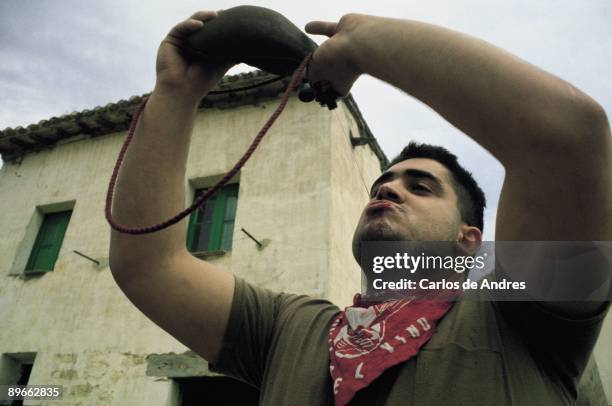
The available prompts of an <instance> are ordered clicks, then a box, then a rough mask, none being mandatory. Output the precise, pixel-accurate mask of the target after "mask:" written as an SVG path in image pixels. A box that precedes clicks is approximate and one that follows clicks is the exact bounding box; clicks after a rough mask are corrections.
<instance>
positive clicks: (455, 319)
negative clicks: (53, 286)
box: [110, 12, 612, 405]
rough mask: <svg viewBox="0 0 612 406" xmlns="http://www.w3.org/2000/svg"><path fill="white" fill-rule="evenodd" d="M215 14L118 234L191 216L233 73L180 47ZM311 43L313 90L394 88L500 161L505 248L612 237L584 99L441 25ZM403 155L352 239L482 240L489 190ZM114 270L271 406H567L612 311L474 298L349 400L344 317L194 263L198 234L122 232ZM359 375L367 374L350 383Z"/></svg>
mask: <svg viewBox="0 0 612 406" xmlns="http://www.w3.org/2000/svg"><path fill="white" fill-rule="evenodd" d="M215 16H216V13H214V12H199V13H196V14H194V15H193V16H192V17H191V18H190V19H188V20H186V21H184V22H182V23H179V24H178V25H177V26H175V27H174V28H173V29H172V30H171V31H170V33H169V34H168V36H167V37H166V39H165V40H164V41H163V42H162V44H161V45H160V48H159V53H158V57H157V82H156V85H155V89H154V91H153V93H152V94H151V97H150V99H149V102H148V104H147V106H146V109H145V110H144V112H143V115H142V117H141V120H140V122H139V123H138V126H137V129H136V133H135V137H134V140H133V142H132V144H131V146H130V150H129V152H128V154H127V156H126V158H125V161H124V166H123V169H122V173H121V175H120V178H119V181H118V184H117V189H116V200H115V205H114V207H113V214H114V216H115V218H116V220H117V221H118V222H120V223H122V224H125V225H129V226H134V227H136V226H145V225H149V224H154V223H157V222H159V221H160V220H163V219H166V218H169V217H171V216H172V215H174V214H175V213H177V212H179V211H180V210H182V208H183V203H184V190H183V181H184V176H185V162H186V158H187V152H188V147H189V139H190V134H191V130H192V127H193V122H194V117H195V114H196V109H197V104H198V101H199V100H200V99H201V98H202V97H203V96H204V95H205V94H206V93H207V92H208V91H210V90H211V89H212V88H213V87H214V86H215V84H216V83H217V82H218V81H219V79H220V78H221V77H222V76H223V74H224V73H225V72H226V71H227V69H229V67H230V66H228V65H223V66H201V65H194V64H190V63H189V61H187V60H185V59H183V58H182V57H181V54H180V53H179V51H178V47H179V46H180V43H181V41H182V40H183V38H184V37H185V36H186V35H187V34H189V33H191V32H193V31H195V30H198V29H199V28H201V27H202V26H203V24H205V23H206V21H208V20H210V19H212V18H215ZM306 30H307V32H309V33H311V34H324V35H327V36H328V37H329V39H328V40H327V41H325V42H324V43H323V44H322V45H321V46H320V47H319V48H318V49H317V50H316V52H315V53H314V57H313V61H312V64H311V67H310V71H309V72H310V73H309V74H310V79H311V80H313V81H315V82H316V81H318V80H328V81H330V82H331V84H332V86H333V87H334V88H335V89H336V90H337V91H338V92H339V93H341V94H343V95H345V94H347V93H348V92H349V90H350V88H351V86H352V84H353V83H354V82H355V80H356V79H357V78H358V77H359V76H360V75H361V74H364V73H365V74H369V75H372V76H375V77H377V78H379V79H382V80H384V81H386V82H388V83H390V84H392V85H394V86H396V87H398V88H400V89H402V90H404V91H405V92H407V93H408V94H410V95H412V96H414V97H416V98H418V99H419V100H421V101H422V102H424V103H426V104H428V105H429V106H430V107H431V108H433V109H434V110H436V111H437V112H438V113H439V114H440V115H442V116H443V117H444V118H445V119H446V120H448V121H449V122H451V123H452V124H453V125H455V126H456V127H458V128H459V129H460V130H462V131H463V132H464V133H466V134H467V135H469V136H470V137H472V138H473V139H474V140H475V141H477V142H478V143H479V144H480V145H482V146H483V147H484V148H486V149H487V150H488V151H489V152H491V153H492V154H493V155H494V156H495V157H496V158H497V159H498V160H499V161H500V162H501V163H502V164H503V165H504V167H505V169H506V179H505V182H504V187H503V190H502V195H501V199H500V204H499V208H498V217H497V227H496V236H495V239H496V240H497V241H558V240H576V241H581V240H585V241H590V240H596V241H599V240H612V209H611V208H612V204H611V202H612V196H611V191H612V187H610V186H611V173H612V171H611V170H610V169H611V166H610V161H611V147H610V128H609V124H608V121H607V118H606V116H605V113H604V112H603V110H602V108H601V107H600V106H599V105H598V104H597V103H596V102H595V101H593V100H592V99H590V98H589V97H588V96H586V95H585V94H583V93H582V92H580V91H579V90H577V89H576V88H574V87H572V86H571V85H570V84H568V83H566V82H564V81H562V80H560V79H558V78H556V77H554V76H552V75H550V74H548V73H546V72H543V71H541V70H540V69H538V68H536V67H534V66H532V65H529V64H528V63H526V62H524V61H522V60H520V59H518V58H516V57H514V56H512V55H510V54H507V53H505V52H504V51H502V50H500V49H497V48H495V47H493V46H491V45H489V44H487V43H485V42H483V41H480V40H477V39H474V38H471V37H468V36H466V35H463V34H459V33H456V32H453V31H450V30H447V29H444V28H441V27H436V26H433V25H429V24H424V23H419V22H415V21H407V20H395V19H388V18H381V17H372V16H365V15H356V14H349V15H346V16H344V17H343V18H342V19H341V20H340V21H339V22H338V23H329V22H312V23H309V24H308V25H307V26H306ZM427 148H428V147H425V149H427ZM413 149H414V147H413ZM438 152H440V150H438ZM442 152H443V151H442ZM443 155H444V154H443ZM404 158H405V157H402V158H400V160H399V161H398V162H396V163H394V165H392V166H391V167H390V168H388V169H387V171H385V174H383V175H382V177H381V178H379V181H377V182H376V183H375V185H374V187H373V193H372V202H371V203H370V204H369V205H368V207H366V208H365V210H364V214H363V215H362V217H361V219H360V222H359V225H358V227H357V230H356V233H355V243H356V244H357V245H358V243H359V242H360V241H365V240H368V239H382V240H393V239H399V240H424V241H430V240H431V241H437V240H450V241H457V242H458V243H460V244H465V245H466V246H469V245H470V244H473V243H476V244H478V243H479V242H480V241H481V232H482V224H481V223H479V220H478V218H479V216H481V215H482V212H481V210H482V207H478V206H479V205H482V204H484V200H482V201H480V202H479V201H478V200H479V198H478V196H479V192H478V189H477V188H476V189H475V188H472V192H470V191H469V190H468V189H469V188H467V189H466V184H465V182H464V183H463V184H462V183H461V179H459V178H458V176H457V172H456V171H451V169H452V168H449V167H448V166H446V165H445V164H444V163H443V162H444V160H442V162H441V161H440V160H436V159H435V158H434V159H432V158H431V155H430V156H429V157H428V155H427V154H425V155H419V154H416V155H412V156H409V157H408V158H409V159H404ZM446 159H447V161H448V159H450V160H451V161H452V159H453V158H452V156H449V155H446ZM144 177H146V178H147V179H148V182H147V185H146V187H145V186H144V185H143V183H142V182H141V181H140V180H141V179H143V178H144ZM464 180H465V179H464ZM474 191H476V193H474ZM150 196H156V197H158V198H156V199H153V200H151V199H150ZM162 196H163V198H159V197H162ZM479 211H480V212H479ZM473 213H476V215H475V216H474V215H473ZM110 262H111V269H112V272H113V275H114V277H115V279H116V281H117V283H118V285H119V286H120V287H121V289H122V290H123V291H124V292H125V294H126V295H127V296H128V297H129V298H130V300H131V301H132V302H133V303H134V304H135V305H136V306H138V307H139V308H140V309H141V310H142V311H143V312H144V313H145V314H146V315H147V316H148V317H150V318H151V319H152V320H153V321H155V322H156V323H157V324H159V325H160V326H161V327H163V328H164V329H165V330H166V331H168V332H169V333H170V334H172V335H173V336H174V337H176V338H177V339H179V340H180V341H181V342H182V343H184V344H185V345H187V346H189V347H190V348H192V349H193V350H194V351H196V352H197V353H198V354H200V355H201V356H202V357H204V358H205V359H207V360H208V361H209V362H210V363H211V364H212V365H214V367H215V368H217V369H218V370H221V371H225V372H227V373H229V374H231V375H234V376H236V377H239V378H240V379H242V380H244V381H246V382H249V383H251V384H252V385H255V386H257V387H259V388H260V390H261V398H260V400H261V402H262V404H266V405H319V404H321V405H322V404H332V403H333V402H334V400H335V401H336V404H344V403H345V402H346V401H347V397H349V399H348V401H350V402H352V403H351V404H368V405H370V404H372V405H373V404H385V405H399V404H401V405H437V404H520V405H522V404H538V405H544V404H555V405H556V404H570V403H572V402H573V401H574V400H575V398H576V385H577V382H578V380H579V378H580V375H581V373H582V371H583V369H584V366H585V364H586V361H587V359H588V358H589V355H590V352H591V350H592V347H593V345H594V342H595V340H596V337H597V334H598V330H599V327H600V325H601V321H602V319H603V317H604V316H605V314H606V311H607V307H608V303H607V302H606V300H607V291H606V290H605V289H600V290H599V291H595V293H593V289H590V288H589V289H586V288H585V289H584V292H582V291H580V292H575V293H576V295H577V296H576V297H581V298H588V299H589V301H584V300H583V301H574V302H567V301H566V302H540V303H509V302H508V303H505V304H503V305H500V304H491V303H486V302H469V301H461V300H460V301H458V302H457V303H456V304H455V305H454V306H452V307H451V308H448V309H444V311H443V312H442V313H443V314H442V315H441V316H440V317H438V320H437V322H438V326H437V329H436V332H435V334H431V333H430V335H429V336H428V337H426V338H427V340H423V342H420V343H419V345H421V346H420V347H419V348H415V350H414V351H413V352H414V353H413V354H409V356H408V357H404V358H405V359H403V360H402V361H401V362H399V363H396V364H394V365H389V366H387V367H385V368H383V370H381V371H377V373H379V374H380V376H378V377H377V378H376V379H374V380H373V381H372V382H370V383H369V384H368V385H366V387H365V388H361V389H360V390H358V391H356V393H351V394H350V395H348V396H346V393H345V392H342V391H344V389H343V382H344V383H346V382H347V381H348V379H349V378H348V377H347V378H346V380H344V381H343V380H342V379H340V380H338V379H337V378H335V379H334V380H332V375H333V373H334V372H333V369H334V368H331V369H332V371H331V374H330V370H329V369H330V360H332V361H333V358H334V354H335V352H334V351H333V348H332V349H331V350H332V351H331V352H330V348H328V346H330V345H331V344H333V340H329V337H330V334H332V333H333V328H335V327H337V326H338V324H336V322H340V321H342V320H343V319H342V315H344V313H339V309H338V308H337V307H335V306H333V305H332V304H330V303H328V302H325V301H322V300H315V299H311V298H308V297H304V296H295V295H287V294H275V293H273V292H270V291H268V290H265V289H260V288H256V287H254V286H252V285H250V284H248V283H246V282H245V281H243V280H240V279H238V278H234V277H233V275H231V274H229V273H226V272H222V271H220V270H217V269H215V267H214V266H212V265H211V264H208V263H206V262H204V261H200V260H198V259H196V258H194V257H193V256H191V255H190V254H189V252H188V251H187V250H186V248H185V229H184V225H183V226H179V225H175V226H173V227H170V228H167V229H165V230H162V231H160V232H158V233H154V234H147V235H142V236H132V235H123V234H119V233H117V232H114V231H113V233H112V235H111V247H110ZM589 271H590V270H588V269H584V270H580V274H581V275H590V272H589ZM600 282H601V283H604V282H607V280H606V279H605V278H604V279H601V280H600ZM577 286H578V285H577ZM577 289H580V288H577ZM339 315H340V316H339ZM332 323H333V324H332ZM428 327H431V326H428ZM330 329H331V332H330ZM426 329H427V326H425V327H424V328H423V329H422V331H421V330H420V332H419V334H421V333H423V336H424V335H425V334H424V332H425V330H426ZM427 331H431V329H428V330H427ZM332 336H333V334H332ZM402 338H403V337H402ZM328 340H329V341H328ZM398 340H399V339H398ZM400 341H401V340H400ZM405 341H407V340H405ZM389 352H390V351H389ZM330 356H331V358H330ZM378 361H381V360H380V359H379V360H377V362H378ZM338 362H339V363H340V364H339V365H341V364H342V362H343V361H342V360H339V361H338ZM381 362H387V361H386V360H384V359H383V360H382V361H381ZM331 366H332V367H333V366H334V364H333V362H332V365H331ZM363 376H364V374H363V373H362V371H361V370H360V369H358V370H356V371H355V373H354V376H352V377H351V378H350V379H353V380H359V379H362V377H363ZM355 382H357V381H355ZM355 382H353V383H355ZM341 392H342V394H343V395H345V398H343V400H339V398H338V397H337V396H338V393H341ZM335 395H336V399H334V396H335Z"/></svg>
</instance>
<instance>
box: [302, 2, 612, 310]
mask: <svg viewBox="0 0 612 406" xmlns="http://www.w3.org/2000/svg"><path fill="white" fill-rule="evenodd" d="M306 30H307V32H309V33H311V34H322V35H327V36H329V37H330V39H328V40H327V41H325V42H324V43H323V44H322V45H321V46H320V47H319V48H318V49H317V50H316V52H315V54H314V57H313V61H312V65H311V69H310V78H311V79H312V80H314V81H316V80H322V79H326V80H329V81H330V82H331V83H332V86H333V87H334V88H335V89H336V90H338V91H339V92H340V93H342V94H346V93H347V92H348V91H349V89H350V87H351V85H352V84H353V82H354V81H355V80H356V79H357V78H358V77H359V75H360V74H362V73H367V74H370V75H372V76H374V77H377V78H379V79H381V80H384V81H386V82H388V83H390V84H392V85H394V86H396V87H398V88H400V89H402V90H404V91H406V92H407V93H409V94H410V95H412V96H414V97H416V98H417V99H419V100H421V101H422V102H424V103H426V104H427V105H429V106H430V107H431V108H433V109H434V110H435V111H436V112H438V113H439V114H440V115H441V116H443V117H444V118H445V119H446V120H448V121H449V122H450V123H451V124H453V125H454V126H455V127H457V128H459V129H460V130H462V131H463V132H464V133H465V134H467V135H469V136H470V137H471V138H473V139H474V140H475V141H476V142H478V143H479V144H480V145H482V146H483V147H484V148H486V149H487V150H488V151H489V152H490V153H491V154H493V155H494V156H495V157H496V158H497V159H498V160H499V161H500V162H501V163H502V164H503V165H504V167H505V169H506V178H505V181H504V186H503V189H502V194H501V199H500V203H499V208H498V214H497V223H496V240H498V241H585V240H586V241H589V240H592V241H601V240H612V164H611V162H612V147H611V137H610V126H609V124H608V120H607V118H606V115H605V112H604V111H603V109H602V107H601V106H600V105H599V104H598V103H597V102H595V101H594V100H593V99H591V98H590V97H589V96H587V95H586V94H584V93H583V92H581V91H580V90H578V89H576V88H575V87H574V86H572V85H571V84H569V83H567V82H565V81H563V80H561V79H559V78H558V77H556V76H554V75H551V74H549V73H547V72H545V71H543V70H541V69H539V68H537V67H535V66H533V65H531V64H529V63H527V62H525V61H523V60H521V59H519V58H517V57H515V56H513V55H511V54H509V53H507V52H505V51H503V50H501V49H499V48H497V47H495V46H493V45H491V44H488V43H487V42H485V41H482V40H479V39H477V38H473V37H470V36H468V35H464V34H461V33H458V32H455V31H452V30H448V29H446V28H443V27H438V26H435V25H431V24H426V23H421V22H417V21H410V20H399V19H391V18H382V17H373V16H365V15H359V14H349V15H346V16H344V17H343V18H342V19H341V20H340V21H339V22H338V23H330V22H322V21H315V22H311V23H309V24H308V25H307V26H306ZM585 63H587V62H585ZM589 271H590V270H588V269H577V270H576V276H577V277H578V275H580V277H584V278H586V282H585V281H584V280H583V281H580V282H579V283H576V285H575V286H580V285H590V287H593V283H592V282H595V284H596V283H598V282H599V283H600V285H604V284H606V283H608V284H609V283H610V281H609V278H610V275H609V272H608V274H607V275H601V274H599V275H595V274H594V273H593V272H591V274H590V275H589ZM589 278H592V279H591V280H590V281H589V280H588V279H589ZM602 287H604V286H602ZM583 293H584V295H583V296H581V297H584V298H585V299H586V298H589V299H591V300H593V301H592V302H580V303H570V302H565V303H559V304H554V303H549V305H550V306H551V307H554V308H555V309H557V310H559V311H561V312H563V313H566V314H568V315H570V316H586V315H588V314H592V313H593V312H595V311H596V310H597V309H598V308H599V307H600V303H597V301H599V300H604V299H605V298H606V295H607V289H600V290H599V294H598V295H596V296H592V295H591V296H590V295H589V294H590V293H592V292H591V291H590V290H589V289H587V290H586V291H585V292H583ZM576 296H580V294H579V293H576Z"/></svg>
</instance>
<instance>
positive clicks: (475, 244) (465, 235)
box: [457, 224, 482, 255]
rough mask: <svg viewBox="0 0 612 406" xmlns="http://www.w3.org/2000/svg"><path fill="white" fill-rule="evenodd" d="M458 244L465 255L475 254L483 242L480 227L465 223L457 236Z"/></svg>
mask: <svg viewBox="0 0 612 406" xmlns="http://www.w3.org/2000/svg"><path fill="white" fill-rule="evenodd" d="M457 242H458V243H459V244H458V246H459V248H460V249H461V251H463V253H464V254H465V255H474V254H476V252H478V249H479V248H480V244H481V243H482V232H481V231H480V229H479V228H478V227H473V226H468V225H467V224H463V226H461V229H460V230H459V235H458V237H457Z"/></svg>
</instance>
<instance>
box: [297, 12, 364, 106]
mask: <svg viewBox="0 0 612 406" xmlns="http://www.w3.org/2000/svg"><path fill="white" fill-rule="evenodd" d="M360 21H362V19H361V16H360V15H358V14H347V15H346V16H344V17H342V18H341V19H340V21H339V22H337V23H333V22H326V21H311V22H309V23H308V24H306V28H305V29H306V32H307V33H309V34H315V35H326V36H328V37H329V39H328V40H326V41H325V42H323V44H321V46H319V47H318V48H317V49H316V50H315V52H314V54H313V58H312V62H311V63H310V68H309V71H308V79H309V80H310V81H311V82H312V83H317V82H319V81H323V80H326V81H328V82H330V83H331V85H332V87H333V88H334V90H336V92H338V93H339V94H340V95H341V96H346V95H347V94H348V93H349V91H350V90H351V87H352V86H353V83H355V81H356V80H357V78H359V76H360V75H361V74H362V73H363V72H362V71H361V70H360V69H359V67H358V66H357V64H356V63H355V59H354V58H353V50H352V45H353V44H352V41H351V33H352V32H353V31H354V28H355V26H356V25H357V24H359V23H360Z"/></svg>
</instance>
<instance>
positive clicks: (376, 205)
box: [366, 200, 397, 213]
mask: <svg viewBox="0 0 612 406" xmlns="http://www.w3.org/2000/svg"><path fill="white" fill-rule="evenodd" d="M395 208H397V207H396V204H395V203H392V202H390V201H389V200H374V201H373V202H370V203H368V206H367V209H366V212H367V213H371V212H373V211H376V210H385V209H395Z"/></svg>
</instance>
